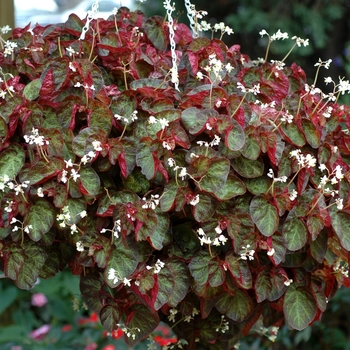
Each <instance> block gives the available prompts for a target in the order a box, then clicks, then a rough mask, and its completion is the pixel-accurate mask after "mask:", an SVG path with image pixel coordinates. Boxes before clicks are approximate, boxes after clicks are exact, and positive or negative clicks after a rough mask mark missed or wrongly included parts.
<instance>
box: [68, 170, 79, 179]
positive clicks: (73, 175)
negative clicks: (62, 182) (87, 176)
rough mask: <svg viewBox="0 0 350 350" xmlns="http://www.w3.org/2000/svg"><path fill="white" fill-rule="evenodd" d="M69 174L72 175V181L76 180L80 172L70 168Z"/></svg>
mask: <svg viewBox="0 0 350 350" xmlns="http://www.w3.org/2000/svg"><path fill="white" fill-rule="evenodd" d="M70 175H71V176H72V178H73V180H74V182H76V181H77V180H78V178H79V177H80V174H79V173H78V172H77V171H76V170H75V169H72V170H71V173H70Z"/></svg>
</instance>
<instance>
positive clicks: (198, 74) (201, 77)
mask: <svg viewBox="0 0 350 350" xmlns="http://www.w3.org/2000/svg"><path fill="white" fill-rule="evenodd" d="M196 78H197V79H198V80H202V79H203V78H204V75H203V73H202V72H197V74H196Z"/></svg>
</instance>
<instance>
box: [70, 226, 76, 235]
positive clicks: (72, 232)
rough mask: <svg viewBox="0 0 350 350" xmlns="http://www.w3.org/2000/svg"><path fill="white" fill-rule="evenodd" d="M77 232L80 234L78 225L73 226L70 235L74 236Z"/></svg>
mask: <svg viewBox="0 0 350 350" xmlns="http://www.w3.org/2000/svg"><path fill="white" fill-rule="evenodd" d="M77 232H78V228H77V225H76V224H73V225H72V226H71V227H70V233H71V234H72V235H73V234H74V233H77Z"/></svg>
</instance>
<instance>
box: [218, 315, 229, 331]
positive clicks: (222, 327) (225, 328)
mask: <svg viewBox="0 0 350 350" xmlns="http://www.w3.org/2000/svg"><path fill="white" fill-rule="evenodd" d="M229 324H230V323H229V322H228V321H227V320H226V319H225V315H221V322H220V325H219V326H218V327H216V328H215V330H216V331H217V332H221V333H226V331H228V330H229V329H230V326H229Z"/></svg>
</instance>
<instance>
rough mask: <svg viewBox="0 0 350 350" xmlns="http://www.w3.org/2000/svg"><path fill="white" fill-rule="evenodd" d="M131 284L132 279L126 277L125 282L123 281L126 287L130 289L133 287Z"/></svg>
mask: <svg viewBox="0 0 350 350" xmlns="http://www.w3.org/2000/svg"><path fill="white" fill-rule="evenodd" d="M130 282H131V279H128V278H126V277H124V280H123V283H124V286H128V287H130V286H131V284H130Z"/></svg>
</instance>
